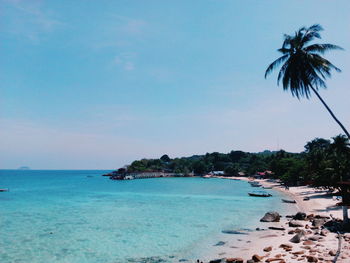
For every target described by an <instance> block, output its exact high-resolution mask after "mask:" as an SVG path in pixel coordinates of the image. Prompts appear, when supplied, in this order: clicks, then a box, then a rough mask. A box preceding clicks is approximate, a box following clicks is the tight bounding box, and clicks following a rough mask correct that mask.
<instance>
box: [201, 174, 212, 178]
mask: <svg viewBox="0 0 350 263" xmlns="http://www.w3.org/2000/svg"><path fill="white" fill-rule="evenodd" d="M210 177H211V175H209V174H206V175H203V176H202V178H203V179H209V178H210Z"/></svg>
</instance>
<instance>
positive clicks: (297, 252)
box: [292, 250, 305, 255]
mask: <svg viewBox="0 0 350 263" xmlns="http://www.w3.org/2000/svg"><path fill="white" fill-rule="evenodd" d="M304 253H305V251H304V250H300V251H295V252H292V254H293V255H302V254H304Z"/></svg>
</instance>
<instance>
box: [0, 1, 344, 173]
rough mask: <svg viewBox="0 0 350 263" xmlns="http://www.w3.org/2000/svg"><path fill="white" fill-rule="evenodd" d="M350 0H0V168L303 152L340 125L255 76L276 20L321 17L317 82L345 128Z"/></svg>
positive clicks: (295, 24) (107, 165)
mask: <svg viewBox="0 0 350 263" xmlns="http://www.w3.org/2000/svg"><path fill="white" fill-rule="evenodd" d="M349 11H350V1H349V0H335V1H320V0H314V1H312V0H308V1H305V0H295V1H287V0H285V1H282V0H275V1H273V0H266V1H262V0H255V1H253V0H250V1H249V0H240V1H238V0H237V1H234V0H227V1H225V0H221V1H216V0H211V1H207V0H183V1H181V0H176V1H175V0H174V1H164V0H159V1H156V0H143V1H142V0H138V1H136V0H135V1H130V0H127V1H111V0H108V1H107V0H99V1H94V0H91V1H88V0H74V1H72V0H60V1H57V0H52V1H44V0H42V1H35V0H0V168H18V167H19V166H30V167H31V168H33V169H45V168H48V169H80V168H81V169H113V168H117V167H120V166H122V165H124V164H126V163H129V162H130V161H132V160H134V159H140V158H143V157H155V158H159V157H160V156H161V155H162V154H164V153H167V154H168V155H169V156H170V157H176V156H189V155H192V154H202V153H206V152H213V151H219V152H229V151H231V150H244V151H254V152H255V151H262V150H264V149H270V150H277V149H280V148H283V149H285V150H287V151H302V150H303V146H304V144H305V142H306V141H308V140H310V139H313V138H314V137H328V138H329V137H331V136H334V135H337V134H339V133H340V132H341V130H340V128H339V127H338V126H337V124H336V123H335V122H334V121H333V120H332V119H331V118H330V116H329V115H328V113H327V112H326V110H325V109H324V108H323V106H322V105H321V104H320V102H319V101H318V100H317V99H316V97H312V99H311V100H310V101H307V100H301V101H298V100H297V99H295V98H293V97H292V96H291V95H290V94H288V93H286V92H283V91H282V88H281V87H277V85H276V74H274V75H272V76H270V77H269V78H268V79H267V80H265V79H264V71H265V69H266V67H267V66H268V64H269V63H270V62H272V61H273V60H274V59H275V58H277V56H278V55H279V54H278V53H277V52H276V49H278V48H279V47H280V46H281V43H282V39H283V38H282V37H283V34H284V33H288V34H291V33H293V32H294V31H295V30H297V29H298V28H299V27H301V26H304V25H305V26H310V25H312V24H314V23H320V24H321V25H322V26H323V27H324V28H325V31H324V32H323V33H322V36H323V39H322V41H323V42H330V43H334V44H338V45H340V46H342V47H343V48H345V51H335V52H333V53H332V54H329V55H327V56H326V57H327V58H329V59H330V60H331V61H332V62H333V63H334V64H335V65H337V66H338V67H340V68H341V69H342V70H343V72H342V73H340V74H339V73H334V74H333V78H332V79H331V80H329V81H328V82H327V83H328V89H327V90H322V91H321V95H322V96H324V98H325V100H326V101H327V102H328V103H329V105H330V106H331V107H332V109H333V110H334V112H335V113H336V115H337V116H338V117H339V119H340V120H341V121H343V123H344V125H345V126H347V127H348V128H349V129H350V115H349V113H350V111H349V108H350V106H349V97H350V86H349V83H350V74H349V72H350V16H349Z"/></svg>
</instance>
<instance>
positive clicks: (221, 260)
mask: <svg viewBox="0 0 350 263" xmlns="http://www.w3.org/2000/svg"><path fill="white" fill-rule="evenodd" d="M224 262H226V259H224V258H218V259H213V260H210V261H209V263H224Z"/></svg>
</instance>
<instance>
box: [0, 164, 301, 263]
mask: <svg viewBox="0 0 350 263" xmlns="http://www.w3.org/2000/svg"><path fill="white" fill-rule="evenodd" d="M107 172H110V171H100V170H98V171H91V170H89V171H83V170H82V171H77V170H74V171H68V170H0V188H9V192H0V262H2V263H7V262H8V263H10V262H11V263H22V262H23V263H56V262H57V263H58V262H59V263H127V262H138V263H146V262H147V263H157V262H179V261H180V262H195V260H196V259H198V258H199V259H203V258H207V257H209V256H210V253H212V252H211V251H212V250H213V249H214V248H215V247H217V246H215V245H218V244H220V241H223V240H224V241H225V242H226V241H227V238H229V236H230V238H232V237H234V238H236V236H235V235H232V234H231V235H230V234H225V233H223V231H224V232H225V230H229V231H237V233H240V232H242V231H243V232H247V233H249V232H251V231H254V230H255V228H256V227H258V226H260V227H261V224H260V223H259V219H260V218H261V217H262V216H263V215H264V214H265V212H267V211H270V210H272V211H278V212H280V213H281V214H282V215H286V214H288V213H292V212H295V208H294V206H292V205H288V204H284V203H282V202H281V198H283V196H282V193H280V192H277V191H274V190H266V191H268V192H270V193H271V194H272V195H273V196H272V197H269V198H256V197H250V196H248V192H250V191H252V190H255V189H254V188H252V187H251V186H250V185H249V184H248V183H247V182H245V181H237V180H223V179H203V178H195V177H191V178H155V179H139V180H128V181H112V180H110V179H109V178H108V177H103V176H102V174H105V173H107ZM186 260H187V261H186Z"/></svg>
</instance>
